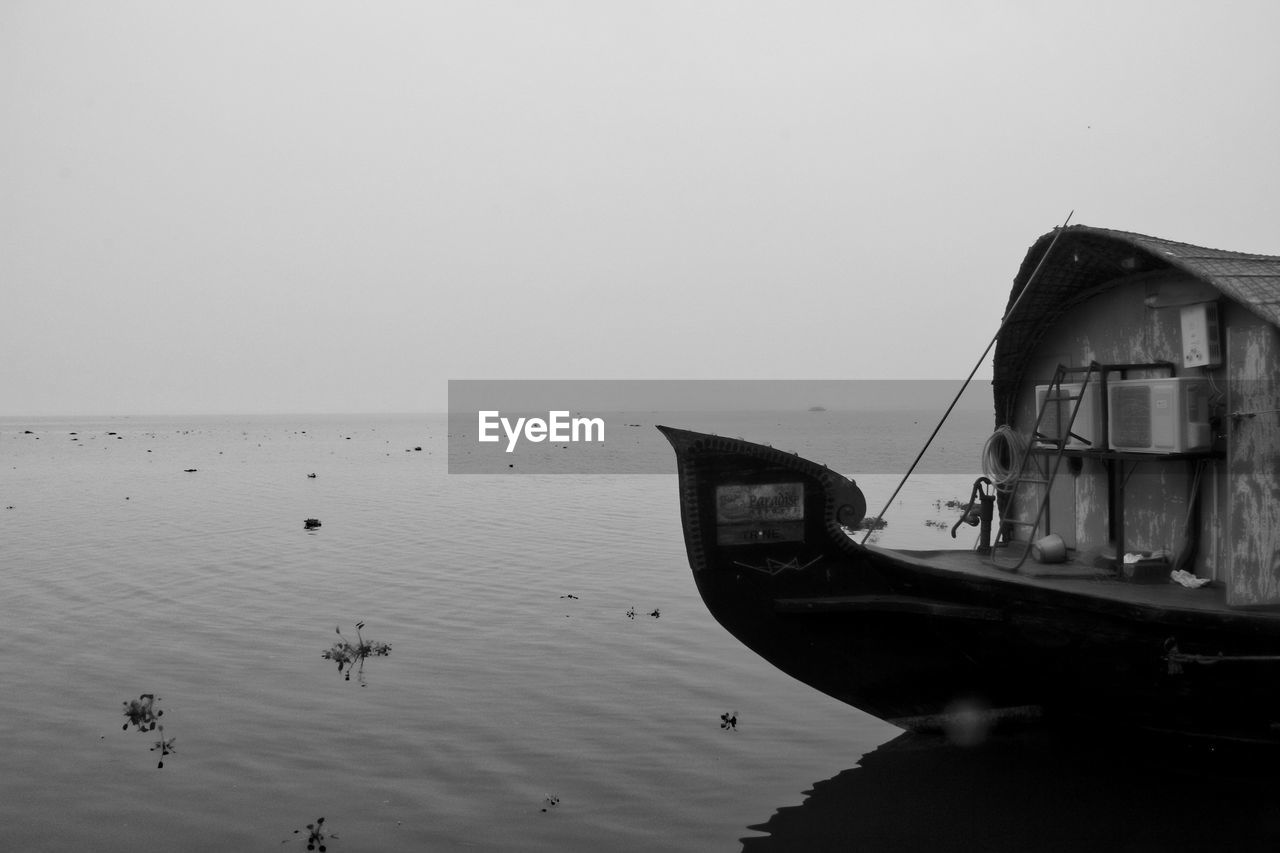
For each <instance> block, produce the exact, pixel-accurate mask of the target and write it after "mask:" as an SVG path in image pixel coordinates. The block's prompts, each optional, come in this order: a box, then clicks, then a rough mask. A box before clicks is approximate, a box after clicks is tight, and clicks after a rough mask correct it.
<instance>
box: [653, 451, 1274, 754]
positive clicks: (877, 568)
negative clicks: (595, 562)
mask: <svg viewBox="0 0 1280 853" xmlns="http://www.w3.org/2000/svg"><path fill="white" fill-rule="evenodd" d="M660 429H662V431H663V433H664V434H665V435H666V437H667V438H668V440H670V441H671V443H672V446H673V447H674V448H675V450H676V456H677V464H678V471H679V483H680V501H681V518H682V524H683V528H684V536H685V543H686V549H687V551H688V555H689V562H690V566H691V568H692V570H693V574H694V579H695V581H696V583H697V587H698V590H699V593H700V594H701V596H702V598H703V600H704V602H705V603H706V605H707V607H708V608H709V610H710V611H711V613H712V615H713V616H714V617H715V618H716V619H717V621H719V622H720V624H721V625H723V626H724V627H725V629H726V630H728V631H729V632H730V633H731V634H733V635H734V636H735V637H736V638H737V639H738V640H740V641H741V642H742V643H743V644H745V645H746V646H748V647H749V648H751V649H752V650H754V651H755V652H757V653H758V654H760V655H761V656H762V657H763V658H764V659H765V660H767V661H769V662H770V663H771V664H773V665H774V666H776V667H778V668H779V669H781V670H782V671H784V672H786V673H788V674H790V675H792V676H793V677H795V678H797V679H799V680H800V681H802V682H804V683H805V684H808V685H810V686H812V687H814V688H816V689H818V690H820V691H822V692H823V693H826V694H828V695H830V696H833V697H835V698H837V699H839V700H841V701H843V702H846V703H848V704H849V705H852V706H854V707H856V708H858V709H860V710H863V711H865V712H867V713H869V714H872V715H874V716H876V717H879V718H881V719H883V720H887V721H889V722H892V723H895V724H897V725H900V726H902V727H904V728H908V729H913V730H920V731H934V730H939V729H945V730H948V731H951V732H953V733H955V732H961V733H963V732H964V731H966V730H974V731H977V730H981V729H983V728H984V727H985V726H987V725H989V724H991V723H993V722H1001V723H1007V722H1010V721H1015V720H1016V721H1027V720H1032V719H1043V720H1047V721H1050V722H1055V721H1069V722H1071V723H1072V724H1079V723H1082V722H1083V723H1090V724H1098V725H1101V726H1105V727H1108V728H1124V727H1135V728H1142V729H1146V730H1160V731H1170V732H1175V733H1178V734H1185V735H1201V736H1207V737H1218V738H1232V739H1245V740H1251V741H1265V742H1273V743H1280V617H1277V616H1276V614H1274V613H1269V612H1267V613H1261V612H1233V611H1230V610H1228V609H1227V608H1225V607H1217V606H1206V605H1205V601H1206V598H1205V597H1203V596H1202V597H1200V598H1194V597H1190V596H1184V595H1182V594H1183V593H1194V592H1196V591H1190V590H1182V589H1181V588H1177V589H1175V588H1174V587H1173V586H1172V585H1167V586H1168V587H1169V589H1168V590H1164V589H1155V590H1141V589H1138V588H1136V587H1135V586H1134V585H1131V584H1122V583H1120V582H1118V581H1084V580H1082V581H1077V582H1076V583H1074V584H1073V583H1069V582H1050V581H1038V580H1036V579H1034V578H1027V577H1023V576H1020V575H1011V574H1007V573H1004V572H1001V571H999V570H997V569H994V568H992V567H991V566H989V565H987V564H985V563H984V562H983V561H982V560H981V559H980V558H978V557H977V556H976V555H974V554H972V553H971V552H964V551H957V552H897V551H892V550H888V549H882V548H877V547H874V546H864V545H861V544H859V543H858V542H856V541H855V540H854V539H853V538H852V537H851V535H850V534H849V533H848V531H847V528H848V527H850V526H852V525H854V524H856V523H857V521H858V520H859V519H860V518H861V516H862V515H863V513H864V512H865V501H864V500H863V498H862V495H861V493H860V492H859V491H858V489H857V486H856V484H855V483H853V482H852V481H849V480H847V479H846V478H844V477H842V476H840V475H838V474H836V473H835V472H832V471H830V470H828V469H827V468H825V467H823V466H821V465H818V464H816V463H813V462H811V461H809V460H805V459H802V458H800V457H797V456H794V455H792V454H787V453H783V452H781V451H778V450H775V449H773V448H769V447H766V446H763V445H759V444H753V443H750V442H746V441H742V440H739V439H727V438H723V437H718V436H710V435H706V434H701V433H695V432H689V431H685V430H676V429H671V428H667V427H660ZM1205 595H1212V593H1208V592H1206V593H1205Z"/></svg>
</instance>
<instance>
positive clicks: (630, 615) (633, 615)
mask: <svg viewBox="0 0 1280 853" xmlns="http://www.w3.org/2000/svg"><path fill="white" fill-rule="evenodd" d="M627 618H628V619H634V618H636V609H635V608H634V607H630V608H628V609H627Z"/></svg>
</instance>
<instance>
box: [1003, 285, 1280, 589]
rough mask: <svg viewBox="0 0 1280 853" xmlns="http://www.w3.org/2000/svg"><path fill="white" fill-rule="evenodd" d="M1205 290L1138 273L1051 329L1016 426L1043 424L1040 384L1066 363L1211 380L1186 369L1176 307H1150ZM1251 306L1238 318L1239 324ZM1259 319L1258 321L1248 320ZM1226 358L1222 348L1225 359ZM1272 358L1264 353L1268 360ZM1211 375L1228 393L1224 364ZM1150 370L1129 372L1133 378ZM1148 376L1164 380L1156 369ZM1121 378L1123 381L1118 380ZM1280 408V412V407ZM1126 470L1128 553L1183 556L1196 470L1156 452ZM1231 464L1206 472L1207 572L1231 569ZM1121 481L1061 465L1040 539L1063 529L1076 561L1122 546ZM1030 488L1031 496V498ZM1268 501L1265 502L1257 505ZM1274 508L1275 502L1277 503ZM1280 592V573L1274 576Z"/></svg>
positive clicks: (1201, 552)
mask: <svg viewBox="0 0 1280 853" xmlns="http://www.w3.org/2000/svg"><path fill="white" fill-rule="evenodd" d="M1197 288H1203V285H1199V284H1198V283H1197V282H1196V281H1195V280H1194V279H1191V278H1190V277H1188V276H1186V275H1184V274H1181V273H1174V272H1168V271H1166V272H1161V273H1155V274H1150V273H1149V274H1144V275H1134V276H1130V277H1128V278H1126V279H1123V280H1121V281H1120V282H1117V283H1116V285H1115V286H1114V287H1113V288H1111V289H1108V290H1106V291H1104V292H1102V293H1100V294H1098V295H1097V296H1094V297H1092V298H1091V299H1089V300H1087V301H1086V302H1083V303H1081V304H1080V305H1077V306H1075V307H1074V308H1072V309H1070V310H1069V311H1067V312H1066V314H1065V315H1064V316H1063V317H1062V318H1061V319H1060V320H1059V321H1058V322H1057V323H1056V324H1055V325H1054V326H1053V328H1051V329H1049V330H1047V331H1046V332H1045V335H1044V337H1043V338H1042V339H1041V341H1040V343H1039V345H1038V346H1037V348H1036V349H1035V351H1034V352H1033V353H1032V355H1031V359H1030V361H1029V362H1028V370H1027V372H1026V374H1025V376H1024V383H1023V386H1022V388H1021V389H1020V392H1019V397H1018V404H1017V410H1016V416H1015V419H1014V420H1015V422H1014V424H1013V427H1014V428H1015V429H1016V430H1017V431H1018V432H1020V433H1021V434H1023V435H1029V434H1030V431H1031V429H1032V427H1033V425H1034V423H1035V420H1036V415H1037V411H1036V406H1035V390H1034V389H1035V386H1036V385H1044V384H1048V383H1049V382H1050V381H1051V380H1052V378H1053V374H1054V371H1055V369H1056V368H1057V366H1058V365H1059V364H1064V365H1067V366H1069V367H1083V366H1086V365H1088V364H1089V363H1090V362H1092V361H1097V362H1099V363H1104V364H1132V363H1144V362H1161V361H1163V362H1172V363H1173V364H1174V365H1175V375H1178V376H1189V375H1196V376H1203V375H1205V374H1206V371H1204V370H1203V369H1199V368H1190V369H1184V368H1182V366H1181V365H1182V322H1181V308H1180V306H1178V305H1171V306H1168V307H1151V306H1149V305H1147V304H1146V302H1145V300H1146V299H1147V297H1149V296H1153V295H1158V294H1165V295H1166V296H1168V295H1169V294H1171V293H1187V292H1190V293H1195V292H1196V289H1197ZM1242 313H1243V309H1239V311H1238V312H1235V316H1236V319H1237V320H1239V314H1242ZM1224 314H1226V315H1228V316H1224V317H1223V318H1222V319H1223V325H1224V326H1225V325H1227V323H1229V322H1230V316H1231V315H1232V312H1229V311H1224ZM1249 316H1252V315H1249ZM1225 355H1226V353H1225V352H1224V357H1225ZM1264 358H1265V357H1264ZM1208 373H1209V375H1210V378H1212V379H1213V380H1214V382H1215V383H1217V384H1218V385H1220V386H1221V387H1222V388H1224V389H1225V387H1226V382H1227V370H1226V367H1225V366H1224V367H1219V368H1216V369H1214V370H1212V371H1208ZM1144 375H1146V374H1143V373H1140V372H1131V373H1130V374H1129V378H1141V377H1142V376H1144ZM1150 375H1164V374H1163V373H1154V374H1150ZM1113 378H1118V377H1113ZM1278 407H1280V406H1278ZM1112 465H1113V466H1121V471H1122V473H1121V474H1120V476H1121V477H1123V478H1124V483H1123V488H1124V513H1123V519H1122V524H1123V548H1124V550H1125V551H1155V550H1160V549H1169V550H1171V551H1175V552H1176V551H1177V550H1178V549H1179V548H1181V547H1183V545H1184V541H1185V539H1186V536H1187V533H1188V530H1187V523H1186V522H1187V518H1188V509H1189V506H1190V505H1189V497H1190V493H1191V485H1192V482H1193V479H1194V470H1195V469H1194V464H1193V463H1190V462H1187V461H1177V460H1166V459H1162V458H1161V457H1159V456H1157V455H1154V454H1153V455H1151V456H1150V457H1149V458H1147V457H1140V458H1138V459H1136V460H1125V461H1124V462H1123V463H1119V462H1116V463H1112ZM1226 478H1227V466H1226V465H1225V463H1223V462H1220V461H1213V462H1210V463H1208V464H1207V466H1206V468H1205V470H1204V473H1203V474H1202V482H1201V488H1200V490H1199V494H1200V505H1199V508H1198V509H1199V513H1198V514H1199V519H1200V521H1199V524H1197V525H1196V527H1195V530H1194V531H1192V532H1194V533H1198V534H1199V542H1198V550H1197V559H1196V561H1195V564H1194V566H1193V568H1194V569H1195V571H1196V572H1197V574H1200V575H1201V576H1209V577H1220V576H1225V574H1226V573H1227V566H1228V562H1229V559H1228V556H1229V555H1228V552H1227V548H1226V540H1225V537H1224V536H1223V535H1221V533H1220V531H1221V530H1222V529H1223V527H1224V526H1225V524H1224V522H1225V519H1226V517H1227V510H1228V507H1227V505H1226V492H1227V490H1226V489H1225V482H1226ZM1115 489H1116V485H1115V484H1114V483H1113V482H1112V481H1111V477H1110V474H1109V472H1108V466H1107V464H1106V463H1104V462H1102V461H1100V460H1094V459H1085V460H1081V461H1079V462H1077V463H1076V464H1075V465H1074V466H1072V465H1069V464H1068V460H1065V459H1064V460H1063V462H1062V465H1061V467H1060V469H1059V473H1058V476H1057V478H1056V480H1055V482H1054V484H1053V487H1052V492H1051V497H1050V508H1049V512H1050V520H1049V526H1048V529H1045V528H1044V527H1043V526H1042V527H1041V528H1040V529H1039V530H1038V531H1037V532H1036V534H1035V535H1037V536H1039V535H1044V534H1045V533H1046V532H1052V533H1057V534H1059V535H1060V536H1062V537H1063V539H1064V540H1066V542H1067V544H1068V546H1069V547H1073V548H1075V549H1076V550H1077V558H1078V559H1086V560H1087V559H1089V558H1090V557H1091V556H1093V555H1099V554H1105V555H1107V556H1112V555H1114V554H1115V548H1116V545H1117V544H1118V543H1117V541H1116V539H1117V536H1116V534H1117V533H1118V532H1119V531H1117V529H1116V519H1115V517H1114V514H1113V512H1112V503H1113V502H1114V501H1115ZM1032 491H1033V490H1032V489H1030V488H1026V489H1024V494H1026V495H1027V496H1028V497H1034V498H1035V500H1038V495H1035V496H1033V495H1032ZM1035 500H1027V501H1024V502H1023V505H1022V506H1020V507H1013V508H1011V509H1012V512H1013V514H1014V515H1015V517H1020V518H1024V519H1030V518H1033V517H1034V515H1035V511H1036V506H1035ZM1261 505H1262V499H1261V498H1259V506H1261ZM1271 505H1272V506H1274V505H1275V504H1274V503H1273V504H1271ZM1275 586H1276V590H1277V592H1280V574H1278V575H1277V576H1276V578H1275Z"/></svg>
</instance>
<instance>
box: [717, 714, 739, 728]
mask: <svg viewBox="0 0 1280 853" xmlns="http://www.w3.org/2000/svg"><path fill="white" fill-rule="evenodd" d="M720 728H722V729H724V730H725V731H732V732H736V731H737V730H738V712H737V711H727V712H726V713H723V714H721V715H720Z"/></svg>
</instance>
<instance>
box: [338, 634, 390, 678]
mask: <svg viewBox="0 0 1280 853" xmlns="http://www.w3.org/2000/svg"><path fill="white" fill-rule="evenodd" d="M363 627H364V623H363V622H357V623H356V641H355V642H354V643H352V642H351V641H350V640H348V639H347V638H346V637H343V636H342V627H341V626H338V627H335V628H334V629H333V630H334V632H335V633H336V634H337V635H338V636H339V637H340V638H341V639H340V640H339V641H338V642H336V643H334V644H333V646H332V647H330V648H328V649H326V650H325V651H324V652H321V654H320V656H321V657H323V658H325V659H326V660H333V661H337V662H338V672H343V671H344V670H345V671H346V680H347V681H350V680H351V671H352V670H353V669H355V670H356V672H357V674H358V675H360V676H361V678H360V684H361V686H363V685H364V679H363V673H364V661H365V658H370V657H386V656H387V655H389V654H391V644H390V643H376V642H373V641H371V640H366V639H365V638H364V637H363V636H361V634H360V629H361V628H363Z"/></svg>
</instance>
